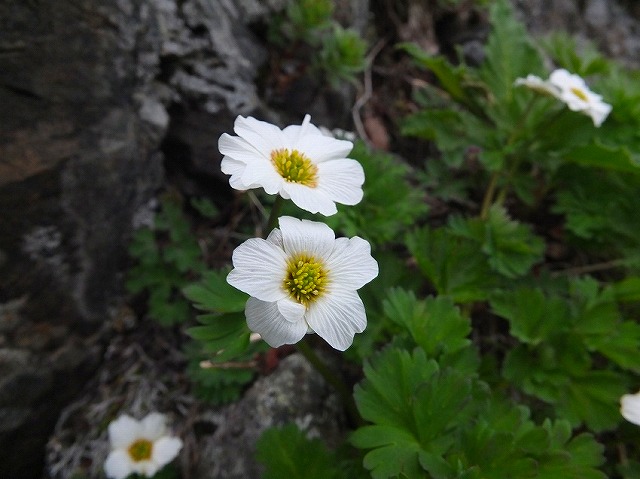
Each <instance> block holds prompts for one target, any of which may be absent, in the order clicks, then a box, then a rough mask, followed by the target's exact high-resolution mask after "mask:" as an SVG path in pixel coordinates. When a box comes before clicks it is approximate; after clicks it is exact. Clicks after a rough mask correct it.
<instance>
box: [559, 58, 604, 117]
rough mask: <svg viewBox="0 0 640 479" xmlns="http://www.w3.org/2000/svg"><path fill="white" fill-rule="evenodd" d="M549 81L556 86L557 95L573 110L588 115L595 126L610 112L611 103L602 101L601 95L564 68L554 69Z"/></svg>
mask: <svg viewBox="0 0 640 479" xmlns="http://www.w3.org/2000/svg"><path fill="white" fill-rule="evenodd" d="M549 83H551V84H552V85H553V86H555V87H556V88H558V90H559V94H558V95H557V97H558V98H559V99H560V100H562V101H563V102H565V103H566V104H567V106H568V107H569V108H570V109H571V110H573V111H579V112H582V113H584V114H585V115H588V116H590V117H591V119H592V120H593V124H594V125H595V126H600V125H601V124H602V122H603V121H604V120H605V119H606V118H607V116H608V115H609V113H610V112H611V105H609V104H608V103H605V102H603V101H602V96H600V95H597V94H596V93H593V92H592V91H591V90H590V89H589V87H588V86H587V84H586V83H585V81H584V80H583V79H582V78H581V77H580V76H578V75H574V74H571V73H569V72H568V71H567V70H565V69H562V68H561V69H559V70H555V71H553V72H552V73H551V75H550V76H549Z"/></svg>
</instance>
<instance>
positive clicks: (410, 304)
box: [383, 289, 471, 359]
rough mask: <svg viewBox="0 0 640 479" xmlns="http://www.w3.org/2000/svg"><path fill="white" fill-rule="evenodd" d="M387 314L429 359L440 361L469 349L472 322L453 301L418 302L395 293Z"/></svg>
mask: <svg viewBox="0 0 640 479" xmlns="http://www.w3.org/2000/svg"><path fill="white" fill-rule="evenodd" d="M383 304H384V312H385V314H386V315H387V317H389V319H391V320H392V321H394V322H396V323H397V324H400V325H401V326H403V327H404V328H406V329H407V330H408V331H409V332H410V333H411V336H412V337H413V339H414V341H415V342H416V344H417V345H418V346H420V347H421V348H422V349H423V350H424V352H425V353H426V354H427V357H429V358H433V359H439V358H440V357H441V356H443V355H447V354H451V353H454V352H456V351H459V350H461V349H463V348H466V347H467V346H469V344H470V341H469V339H467V336H468V335H469V333H470V331H471V325H470V323H469V320H468V319H467V318H465V317H463V316H462V315H461V314H460V311H459V310H458V308H456V307H455V306H454V304H453V301H451V299H450V298H447V297H445V296H438V297H436V298H433V297H430V298H427V299H426V300H425V301H418V300H417V299H416V297H415V295H414V294H413V293H412V292H407V291H404V290H402V289H393V290H391V291H390V292H389V293H388V295H387V299H386V300H385V301H384V303H383Z"/></svg>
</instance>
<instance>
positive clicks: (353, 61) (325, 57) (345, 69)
mask: <svg viewBox="0 0 640 479" xmlns="http://www.w3.org/2000/svg"><path fill="white" fill-rule="evenodd" d="M366 52H367V44H366V43H365V41H364V40H363V39H362V38H361V37H360V35H358V33H357V32H355V31H353V30H345V29H343V28H342V27H341V26H340V25H335V26H334V28H333V32H332V34H331V35H328V36H327V38H326V40H325V41H324V42H323V44H322V50H321V51H320V54H319V58H318V62H319V64H320V65H321V66H322V69H323V70H324V71H325V73H326V75H327V78H328V80H329V84H331V85H332V86H334V87H337V86H338V85H339V83H340V81H343V80H347V81H349V80H351V79H352V78H354V76H355V75H356V74H357V73H359V72H361V71H362V70H364V67H365V61H364V57H365V54H366Z"/></svg>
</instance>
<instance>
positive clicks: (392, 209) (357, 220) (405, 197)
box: [326, 141, 428, 245]
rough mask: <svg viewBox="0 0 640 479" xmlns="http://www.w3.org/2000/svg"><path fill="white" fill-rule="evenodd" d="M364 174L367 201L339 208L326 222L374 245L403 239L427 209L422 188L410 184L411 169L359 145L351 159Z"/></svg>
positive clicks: (387, 155)
mask: <svg viewBox="0 0 640 479" xmlns="http://www.w3.org/2000/svg"><path fill="white" fill-rule="evenodd" d="M349 156H350V158H353V159H355V160H357V161H358V162H360V164H361V165H362V168H363V169H364V173H365V178H366V181H365V184H364V186H363V191H364V196H365V200H364V201H362V202H360V203H359V204H357V205H355V206H350V207H343V206H339V207H338V210H339V211H338V214H337V215H335V216H332V217H331V216H330V217H328V218H326V222H327V224H328V225H329V226H331V227H332V228H335V229H338V230H340V231H342V232H343V233H344V234H345V235H346V236H354V235H358V236H362V237H364V238H366V239H367V240H369V241H371V243H372V244H373V245H383V244H388V243H390V242H392V241H397V240H398V239H400V235H401V234H402V232H403V231H404V230H405V229H406V228H407V226H409V225H411V224H414V223H416V222H417V221H418V220H419V219H420V218H422V217H424V216H425V214H426V212H427V209H428V208H427V205H426V203H425V201H424V195H423V193H422V192H421V191H420V189H419V188H417V187H414V186H413V185H411V184H410V183H409V177H410V175H411V169H410V168H409V166H407V165H406V164H404V163H402V162H401V161H400V160H399V159H397V158H394V157H393V156H391V155H389V154H387V153H384V152H380V151H373V150H371V149H369V148H367V146H366V145H365V144H364V143H363V142H361V141H359V142H356V143H355V146H354V149H353V151H352V152H351V154H350V155H349Z"/></svg>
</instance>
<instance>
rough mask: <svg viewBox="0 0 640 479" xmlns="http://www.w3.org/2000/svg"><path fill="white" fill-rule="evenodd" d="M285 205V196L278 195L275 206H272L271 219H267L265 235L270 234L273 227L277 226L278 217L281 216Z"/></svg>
mask: <svg viewBox="0 0 640 479" xmlns="http://www.w3.org/2000/svg"><path fill="white" fill-rule="evenodd" d="M283 206H284V198H282V196H280V195H277V196H276V200H275V201H274V203H273V207H272V208H271V213H270V214H269V219H268V220H267V230H266V232H265V236H267V235H269V233H271V231H273V228H275V227H276V223H277V222H278V217H279V216H280V212H281V211H282V207H283Z"/></svg>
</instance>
